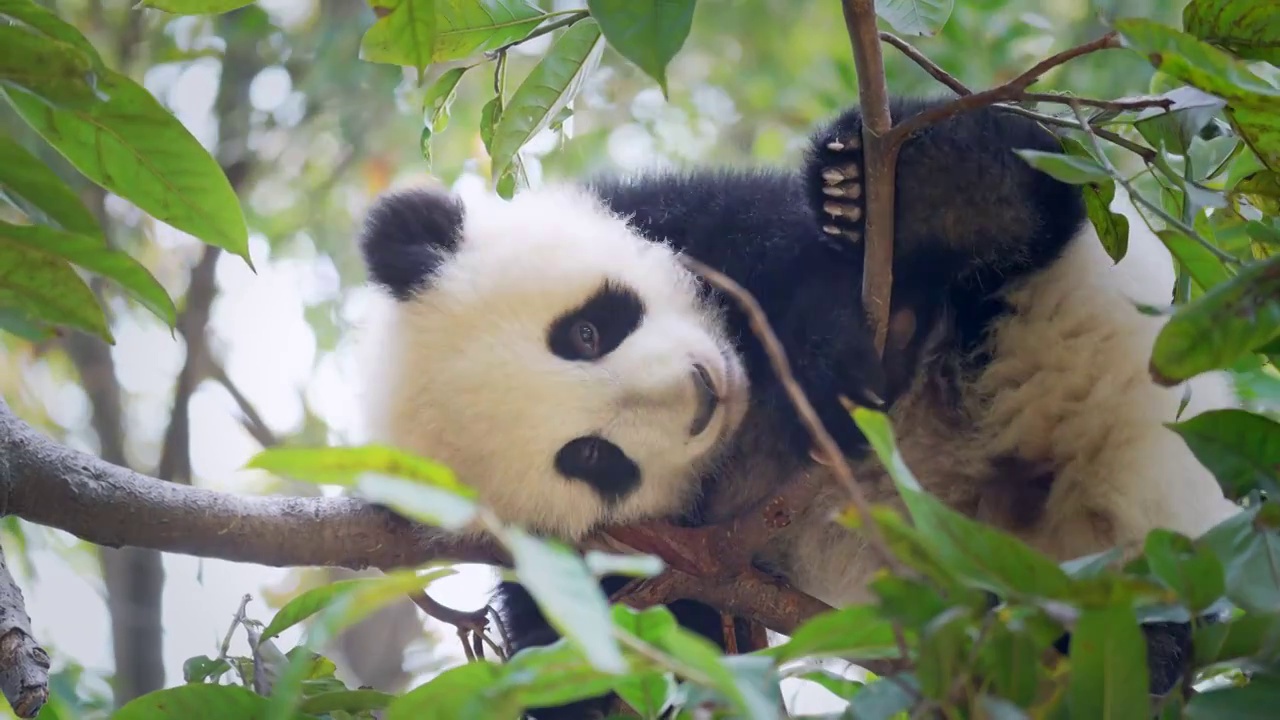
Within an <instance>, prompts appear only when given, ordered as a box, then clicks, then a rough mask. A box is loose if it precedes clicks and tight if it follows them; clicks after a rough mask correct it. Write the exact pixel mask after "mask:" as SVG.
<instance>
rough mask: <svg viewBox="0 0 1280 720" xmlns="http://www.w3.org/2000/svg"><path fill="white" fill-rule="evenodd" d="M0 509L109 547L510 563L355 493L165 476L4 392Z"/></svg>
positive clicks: (256, 557) (376, 562)
mask: <svg viewBox="0 0 1280 720" xmlns="http://www.w3.org/2000/svg"><path fill="white" fill-rule="evenodd" d="M6 469H7V472H4V474H3V475H0V510H2V511H3V514H5V515H17V516H18V517H21V518H22V519H24V520H28V521H30V522H34V523H39V524H41V525H47V526H49V527H55V528H58V529H60V530H65V531H66V532H69V533H71V534H72V535H75V536H76V537H79V538H81V539H83V540H86V541H88V542H91V543H94V544H97V545H105V546H108V547H120V546H124V545H129V546H133V547H144V548H151V549H154V550H163V551H165V552H176V553H184V554H187V555H197V556H201V557H210V558H219V559H222V560H230V561H233V562H251V563H258V564H261V565H269V566H274V567H295V566H340V567H348V568H352V569H355V570H359V569H362V568H366V567H377V568H381V569H394V568H403V567H416V566H418V565H421V564H423V563H426V562H429V561H432V560H439V559H452V560H456V561H458V562H474V563H486V564H490V565H502V564H507V562H508V560H507V559H506V555H505V553H504V552H503V551H502V550H501V549H500V548H499V547H498V546H497V545H496V543H493V542H492V541H490V540H488V539H487V538H478V539H477V538H472V539H468V538H462V537H457V536H453V535H450V534H448V533H445V532H444V531H441V530H438V529H434V528H427V527H424V526H421V525H418V524H416V523H413V522H410V521H408V520H405V519H403V518H400V517H399V516H398V515H396V514H394V513H392V512H390V511H389V510H386V509H385V508H381V507H378V506H375V505H370V504H368V503H365V502H362V501H360V500H358V499H354V498H345V497H341V498H316V497H308V498H296V497H243V496H237V495H231V494H227V493H220V492H216V491H213V490H206V489H203V488H195V487H191V486H187V485H178V484H176V483H169V482H164V481H161V480H157V479H155V478H151V477H147V476H145V475H141V474H139V473H136V472H133V471H131V470H128V469H126V468H122V467H118V466H115V465H112V464H110V463H107V462H105V461H103V460H100V459H98V458H96V457H93V456H91V455H87V454H84V453H81V452H77V451H75V450H71V449H70V448H67V447H64V446H62V445H60V444H58V443H57V442H55V441H54V440H52V439H50V438H49V437H47V436H45V435H43V434H42V433H40V432H38V431H36V430H35V429H33V428H31V427H30V426H29V425H27V424H26V423H24V422H23V421H21V420H20V419H18V418H17V417H16V416H15V415H14V414H13V413H12V411H11V410H10V409H9V406H8V405H7V404H5V403H4V402H3V401H2V400H0V470H6Z"/></svg>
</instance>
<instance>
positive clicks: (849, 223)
mask: <svg viewBox="0 0 1280 720" xmlns="http://www.w3.org/2000/svg"><path fill="white" fill-rule="evenodd" d="M807 174H808V176H807V177H806V178H805V182H806V185H807V186H808V188H809V194H810V198H811V200H810V202H812V203H813V206H814V211H815V212H816V213H817V216H818V221H819V224H820V225H821V226H822V232H823V234H824V235H825V236H827V237H828V238H830V239H832V240H834V241H835V242H836V243H837V244H839V245H840V246H841V248H847V247H848V245H849V241H852V242H853V243H859V242H861V241H862V233H863V225H864V217H865V215H866V209H865V202H866V200H865V199H864V194H865V191H864V188H863V177H865V172H864V168H863V159H862V122H861V116H859V115H857V114H856V113H851V114H850V115H846V116H845V117H841V118H839V119H838V120H836V122H834V123H833V124H832V125H831V127H829V128H828V129H827V130H826V131H825V132H823V133H820V134H819V135H817V136H816V137H815V138H814V139H813V145H812V148H811V150H810V157H809V162H808V166H807Z"/></svg>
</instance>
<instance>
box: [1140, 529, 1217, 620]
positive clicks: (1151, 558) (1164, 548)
mask: <svg viewBox="0 0 1280 720" xmlns="http://www.w3.org/2000/svg"><path fill="white" fill-rule="evenodd" d="M1144 554H1145V555H1146V558H1147V564H1148V565H1149V566H1150V568H1151V572H1152V573H1153V574H1154V575H1155V576H1156V577H1158V578H1160V580H1161V582H1163V583H1164V584H1165V585H1168V586H1169V587H1170V588H1171V589H1172V590H1174V591H1175V592H1177V593H1178V597H1180V598H1182V599H1183V600H1184V601H1185V602H1186V603H1187V605H1188V606H1190V608H1191V610H1192V611H1193V612H1202V611H1203V610H1204V609H1205V608H1207V607H1209V606H1210V605H1212V604H1213V603H1214V602H1216V601H1217V600H1218V598H1220V597H1222V594H1223V593H1224V592H1226V579H1225V577H1224V575H1223V572H1222V565H1221V564H1220V563H1219V562H1218V559H1217V558H1216V557H1214V556H1213V553H1211V552H1209V551H1208V550H1206V549H1204V548H1200V547H1196V546H1195V545H1194V544H1193V543H1192V541H1191V539H1190V538H1188V537H1186V536H1185V535H1180V534H1178V533H1175V532H1172V531H1169V530H1162V529H1155V530H1152V531H1151V532H1150V533H1148V534H1147V541H1146V545H1145V548H1144Z"/></svg>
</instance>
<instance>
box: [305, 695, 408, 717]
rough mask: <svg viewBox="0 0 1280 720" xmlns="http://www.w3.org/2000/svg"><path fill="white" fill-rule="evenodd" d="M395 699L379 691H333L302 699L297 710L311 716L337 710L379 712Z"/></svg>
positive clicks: (393, 696)
mask: <svg viewBox="0 0 1280 720" xmlns="http://www.w3.org/2000/svg"><path fill="white" fill-rule="evenodd" d="M395 699H396V696H395V695H392V694H391V693H386V692H382V691H381V690H370V689H363V690H335V691H333V692H325V693H320V694H319V695H312V696H311V697H308V698H304V699H303V700H302V702H300V703H298V710H300V711H302V712H304V713H309V714H311V715H319V714H322V713H332V712H334V711H339V710H340V711H344V712H349V713H358V712H363V711H366V710H381V709H383V708H385V707H387V706H388V705H390V704H391V701H393V700H395Z"/></svg>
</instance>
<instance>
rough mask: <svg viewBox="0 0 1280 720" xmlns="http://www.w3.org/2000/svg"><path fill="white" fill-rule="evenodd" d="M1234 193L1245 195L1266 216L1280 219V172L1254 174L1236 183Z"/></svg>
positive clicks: (1268, 171)
mask: <svg viewBox="0 0 1280 720" xmlns="http://www.w3.org/2000/svg"><path fill="white" fill-rule="evenodd" d="M1232 192H1233V193H1239V194H1241V195H1244V196H1245V197H1246V198H1248V199H1249V204H1250V205H1252V206H1254V207H1256V208H1257V209H1259V210H1261V211H1262V213H1263V214H1264V215H1268V216H1270V217H1280V172H1271V171H1270V170H1267V171H1264V172H1259V173H1254V174H1252V175H1250V176H1249V177H1247V178H1244V179H1243V180H1241V181H1240V182H1238V183H1236V186H1235V187H1234V188H1232Z"/></svg>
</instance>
